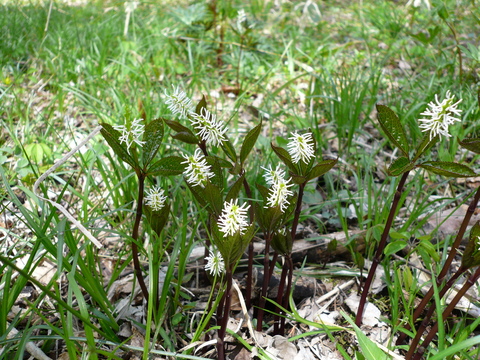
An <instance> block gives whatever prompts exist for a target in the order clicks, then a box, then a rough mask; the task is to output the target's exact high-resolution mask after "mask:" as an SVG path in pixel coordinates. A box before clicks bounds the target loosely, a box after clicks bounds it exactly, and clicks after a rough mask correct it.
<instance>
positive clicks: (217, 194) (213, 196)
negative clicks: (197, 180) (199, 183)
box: [204, 181, 223, 216]
mask: <svg viewBox="0 0 480 360" xmlns="http://www.w3.org/2000/svg"><path fill="white" fill-rule="evenodd" d="M204 194H205V199H206V200H207V202H208V203H209V204H210V206H211V209H212V211H213V213H214V214H215V215H216V216H219V215H220V214H221V212H222V208H223V200H222V199H223V197H222V192H221V191H220V189H219V188H218V187H217V186H216V185H214V184H212V183H211V182H210V181H207V182H206V184H205V189H204Z"/></svg>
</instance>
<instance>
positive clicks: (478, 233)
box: [462, 221, 480, 269]
mask: <svg viewBox="0 0 480 360" xmlns="http://www.w3.org/2000/svg"><path fill="white" fill-rule="evenodd" d="M478 265H480V221H477V223H476V224H475V225H473V227H472V229H471V230H470V236H469V239H468V244H467V246H466V247H465V251H464V252H463V257H462V267H464V268H465V269H470V268H472V267H474V266H478Z"/></svg>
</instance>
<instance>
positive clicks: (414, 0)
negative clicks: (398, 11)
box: [406, 0, 430, 10]
mask: <svg viewBox="0 0 480 360" xmlns="http://www.w3.org/2000/svg"><path fill="white" fill-rule="evenodd" d="M422 2H423V3H425V6H426V7H427V9H428V10H430V1H429V0H408V2H407V5H406V6H412V5H413V7H415V8H417V7H420V5H422Z"/></svg>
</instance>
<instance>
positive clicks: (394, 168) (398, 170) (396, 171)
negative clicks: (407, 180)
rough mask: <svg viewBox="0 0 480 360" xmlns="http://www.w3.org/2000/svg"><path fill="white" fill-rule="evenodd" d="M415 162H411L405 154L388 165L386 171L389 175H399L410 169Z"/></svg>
mask: <svg viewBox="0 0 480 360" xmlns="http://www.w3.org/2000/svg"><path fill="white" fill-rule="evenodd" d="M414 167H415V164H413V163H411V162H410V160H408V159H407V158H406V157H405V156H400V157H399V158H397V159H395V161H394V162H393V163H392V164H391V165H390V166H389V167H388V169H387V173H388V175H390V176H399V175H402V174H403V173H405V172H407V171H410V170H412V169H413V168H414Z"/></svg>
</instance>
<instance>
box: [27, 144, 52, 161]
mask: <svg viewBox="0 0 480 360" xmlns="http://www.w3.org/2000/svg"><path fill="white" fill-rule="evenodd" d="M25 153H26V154H27V156H28V157H29V158H30V159H31V160H32V161H33V162H35V163H37V164H39V163H41V162H42V160H43V158H44V157H46V158H49V157H50V156H52V149H51V148H50V147H49V146H48V145H47V144H45V143H43V142H40V143H33V144H28V145H25Z"/></svg>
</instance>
